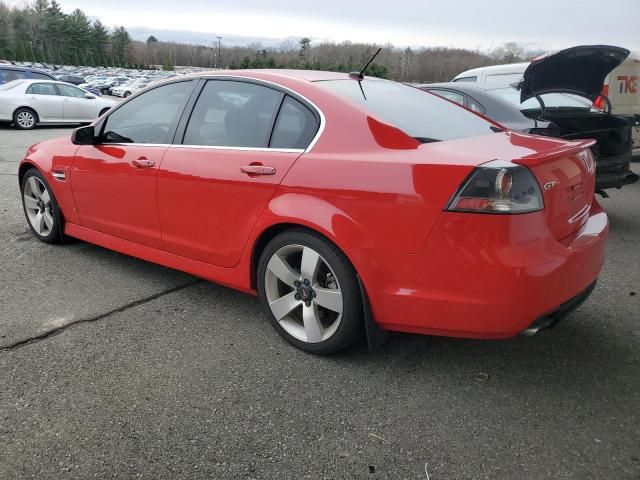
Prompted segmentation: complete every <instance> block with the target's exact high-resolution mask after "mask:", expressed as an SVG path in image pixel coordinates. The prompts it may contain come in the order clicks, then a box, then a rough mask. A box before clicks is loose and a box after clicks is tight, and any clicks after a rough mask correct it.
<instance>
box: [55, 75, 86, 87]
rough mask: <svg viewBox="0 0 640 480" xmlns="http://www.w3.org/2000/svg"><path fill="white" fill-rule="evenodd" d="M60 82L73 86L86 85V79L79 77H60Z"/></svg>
mask: <svg viewBox="0 0 640 480" xmlns="http://www.w3.org/2000/svg"><path fill="white" fill-rule="evenodd" d="M57 79H58V80H60V81H61V82H66V83H70V84H71V85H76V86H77V85H82V84H83V83H84V78H82V77H81V76H79V75H58V77H57Z"/></svg>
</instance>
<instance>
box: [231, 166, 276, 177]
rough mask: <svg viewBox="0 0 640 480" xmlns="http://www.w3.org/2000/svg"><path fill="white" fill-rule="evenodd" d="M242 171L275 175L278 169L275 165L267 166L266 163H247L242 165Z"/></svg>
mask: <svg viewBox="0 0 640 480" xmlns="http://www.w3.org/2000/svg"><path fill="white" fill-rule="evenodd" d="M240 171H241V172H242V173H246V174H248V175H275V173H276V169H275V168H273V167H265V166H264V165H245V166H244V167H240Z"/></svg>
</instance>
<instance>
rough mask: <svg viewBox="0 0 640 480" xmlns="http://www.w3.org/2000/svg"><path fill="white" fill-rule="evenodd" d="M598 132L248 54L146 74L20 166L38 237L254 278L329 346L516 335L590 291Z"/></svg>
mask: <svg viewBox="0 0 640 480" xmlns="http://www.w3.org/2000/svg"><path fill="white" fill-rule="evenodd" d="M592 144H593V142H592V141H589V140H586V141H578V142H568V141H563V140H557V139H551V138H543V137H535V136H530V135H522V134H516V133H513V132H510V131H507V130H505V129H504V128H503V127H501V126H499V125H497V124H495V123H493V122H491V121H490V120H488V119H486V118H484V117H482V116H480V115H478V114H476V113H473V112H471V111H468V110H466V109H464V108H462V107H459V106H457V105H455V104H453V103H451V102H449V101H447V100H444V99H441V98H440V97H438V96H435V95H433V94H430V93H426V92H423V91H421V90H418V89H416V88H412V87H409V86H406V85H402V84H399V83H395V82H391V81H386V80H379V79H373V78H368V77H367V78H364V79H362V78H359V77H358V76H356V75H347V74H339V73H328V72H311V71H282V70H279V71H268V70H266V71H234V72H229V73H220V74H211V75H202V76H197V77H182V78H177V79H173V80H171V81H169V82H166V83H163V84H159V85H156V86H153V87H152V88H148V89H147V90H145V91H143V92H141V93H139V94H137V95H135V96H133V97H131V98H130V99H128V100H127V101H125V102H123V103H122V104H121V105H119V106H118V107H117V108H114V109H112V110H111V111H110V112H108V113H107V114H106V115H104V116H102V117H101V118H99V119H98V120H97V121H96V122H95V123H94V124H92V125H90V126H87V127H82V128H80V129H78V130H76V131H75V132H74V134H73V135H72V137H71V138H61V139H57V140H52V141H47V142H43V143H40V144H37V145H35V146H33V147H30V148H29V150H28V152H27V155H26V157H25V159H24V160H23V161H22V163H21V165H20V170H19V177H20V186H21V191H22V198H23V202H24V211H25V214H26V217H27V220H28V223H29V225H30V227H31V229H32V231H33V233H34V234H35V235H36V237H38V238H39V239H40V240H42V241H45V242H50V243H54V242H60V241H61V240H62V239H63V235H68V236H71V237H76V238H79V239H82V240H85V241H87V242H91V243H95V244H97V245H101V246H103V247H106V248H110V249H113V250H117V251H119V252H122V253H125V254H128V255H132V256H135V257H139V258H142V259H145V260H148V261H151V262H155V263H159V264H162V265H165V266H168V267H172V268H175V269H178V270H182V271H185V272H188V273H191V274H193V275H196V276H199V277H202V278H206V279H208V280H211V281H214V282H218V283H221V284H224V285H228V286H230V287H232V288H236V289H239V290H243V291H246V292H249V293H254V294H255V293H257V294H258V295H259V297H260V299H261V301H262V305H263V306H264V309H265V311H266V314H267V316H268V318H269V320H270V321H271V323H272V324H273V326H274V327H275V328H276V330H277V331H278V332H279V333H280V334H281V335H282V336H283V337H284V338H286V339H287V340H288V341H289V342H291V343H292V344H294V345H295V346H297V347H299V348H302V349H304V350H307V351H310V352H316V353H330V352H335V351H337V350H340V349H342V348H344V347H346V346H348V345H349V344H351V343H352V342H353V341H354V340H355V339H357V338H358V337H359V336H360V335H362V334H363V332H364V331H365V330H366V331H367V332H372V331H376V329H382V330H395V331H402V332H414V333H423V334H432V335H447V336H457V337H473V338H507V337H511V336H514V335H516V334H518V333H522V332H534V331H537V330H539V329H542V328H546V327H548V326H550V325H552V324H554V323H555V322H556V321H558V320H559V319H560V318H561V317H562V316H563V315H565V314H566V313H567V312H568V311H570V310H572V309H573V308H575V307H576V306H577V305H578V304H579V303H580V302H581V301H582V300H584V299H585V298H586V297H587V296H588V294H589V293H590V292H591V290H592V289H593V286H594V284H595V281H596V279H597V277H598V274H599V272H600V270H601V268H602V264H603V253H604V244H605V239H606V236H607V231H608V221H607V216H606V214H605V213H604V212H603V211H602V209H601V208H600V206H599V204H598V203H597V201H596V200H595V198H594V160H593V157H592V155H591V152H590V149H589V147H590V146H591V145H592ZM365 327H367V328H365Z"/></svg>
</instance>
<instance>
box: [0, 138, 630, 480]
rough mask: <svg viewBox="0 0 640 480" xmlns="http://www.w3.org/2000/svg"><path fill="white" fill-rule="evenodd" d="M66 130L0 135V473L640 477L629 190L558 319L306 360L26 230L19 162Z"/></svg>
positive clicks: (110, 256) (273, 338)
mask: <svg viewBox="0 0 640 480" xmlns="http://www.w3.org/2000/svg"><path fill="white" fill-rule="evenodd" d="M70 131H71V129H68V128H41V129H37V130H35V131H30V132H23V131H17V130H14V129H12V128H9V127H7V126H1V127H0V272H1V273H0V478H2V479H19V478H38V479H49V478H51V479H67V478H77V479H88V478H152V479H156V478H168V479H196V478H216V479H227V478H242V479H245V478H247V479H249V478H255V479H302V478H308V479H343V478H344V479H378V478H389V479H404V478H406V479H427V478H429V479H430V480H435V479H474V480H475V479H536V480H537V479H576V480H577V479H580V480H584V479H618V480H622V479H638V478H640V348H639V347H640V184H636V185H632V186H629V187H625V188H624V189H623V190H621V191H613V192H611V198H610V199H607V200H603V201H602V204H603V205H604V206H605V208H606V210H607V212H608V213H609V216H610V221H611V235H610V240H609V243H608V247H607V260H606V267H605V270H604V272H603V273H602V276H601V278H600V282H599V284H598V287H597V289H596V290H595V292H594V294H593V295H592V296H591V297H590V298H589V300H588V301H587V302H586V303H585V304H584V305H583V306H581V307H580V308H579V310H577V311H576V312H575V313H574V314H573V315H572V316H571V317H569V318H568V319H566V320H565V321H564V322H563V323H561V324H560V325H559V326H558V327H556V329H554V330H552V331H550V332H545V333H541V334H539V335H537V336H534V337H531V338H524V337H519V338H515V339H512V340H507V341H474V340H456V339H446V338H435V337H426V336H415V335H402V334H393V335H391V336H390V338H389V341H388V342H387V344H386V345H385V346H384V347H383V348H382V349H381V350H380V351H377V352H375V353H369V352H368V351H367V349H366V346H365V345H363V344H358V345H356V346H354V347H353V348H351V349H349V350H348V351H346V352H344V353H341V354H338V355H335V356H332V357H318V356H313V355H308V354H305V353H303V352H301V351H298V350H296V349H294V348H293V347H291V346H290V345H289V344H287V343H286V342H285V341H283V340H281V339H280V338H279V337H278V335H277V334H276V333H275V331H274V330H273V329H272V327H271V326H270V324H269V323H268V322H267V320H266V319H265V317H264V316H263V314H262V312H261V310H260V306H259V303H258V301H257V300H256V299H255V298H253V297H251V296H247V295H244V294H241V293H238V292H235V291H233V290H230V289H227V288H224V287H221V286H217V285H215V284H212V283H208V282H205V281H201V280H198V279H196V278H193V277H191V276H188V275H185V274H182V273H179V272H176V271H173V270H169V269H166V268H162V267H159V266H155V265H152V264H149V263H146V262H143V261H139V260H136V259H133V258H130V257H127V256H124V255H120V254H117V253H114V252H110V251H108V250H104V249H102V248H99V247H95V246H92V245H89V244H86V243H83V242H79V241H77V242H74V243H71V244H68V245H64V246H49V245H45V244H43V243H40V242H39V241H37V240H36V239H35V238H33V237H32V236H31V234H30V233H29V230H28V227H27V224H26V222H25V219H24V216H23V213H22V208H21V205H20V195H19V191H18V185H17V177H16V173H17V169H18V163H17V162H18V161H19V160H20V159H21V157H22V156H23V154H24V151H25V149H26V147H27V146H28V145H30V144H32V143H35V142H37V141H41V140H43V139H46V138H53V137H57V136H62V135H68V134H69V133H70ZM634 169H635V171H636V172H638V173H640V164H638V163H636V164H635V165H634ZM427 472H428V474H427Z"/></svg>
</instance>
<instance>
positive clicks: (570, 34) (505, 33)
mask: <svg viewBox="0 0 640 480" xmlns="http://www.w3.org/2000/svg"><path fill="white" fill-rule="evenodd" d="M5 2H7V0H5ZM59 2H60V3H61V5H62V8H63V10H64V11H66V12H70V11H71V10H73V9H75V8H81V9H82V10H83V11H84V12H85V13H86V14H87V15H89V16H91V17H98V18H100V19H101V20H102V21H103V22H104V23H106V24H108V25H124V26H125V27H128V28H133V27H147V28H152V29H157V30H167V29H172V30H190V31H194V32H208V33H214V34H219V35H223V36H224V35H225V34H228V35H243V36H248V37H268V38H284V37H299V36H309V37H311V38H313V39H314V40H322V39H327V40H335V41H341V40H352V41H367V42H377V43H382V44H384V43H387V42H391V43H393V44H394V45H398V46H404V45H411V46H433V45H440V46H459V47H466V48H478V49H483V50H486V49H489V48H491V47H492V46H496V45H499V44H501V43H504V42H507V41H516V42H519V43H522V44H525V45H526V46H527V47H530V48H532V49H556V48H563V47H567V46H571V45H577V44H596V43H605V44H612V45H618V46H622V47H626V48H629V49H631V50H634V51H636V52H637V51H640V0H532V1H527V2H525V1H522V0H500V1H498V0H455V1H451V0H437V1H434V0H395V1H393V0H392V1H387V0H369V1H361V0H319V1H318V0H316V1H311V2H306V1H304V0H270V1H268V2H266V1H259V0H235V1H234V0H215V1H206V0H137V1H131V2H123V0H90V1H87V0H82V1H80V0H59ZM7 3H9V4H24V3H25V0H8V2H7ZM166 35H167V33H166V32H163V37H165V36H166ZM160 39H161V40H175V39H171V38H160ZM181 40H183V38H181ZM223 42H224V39H223Z"/></svg>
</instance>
